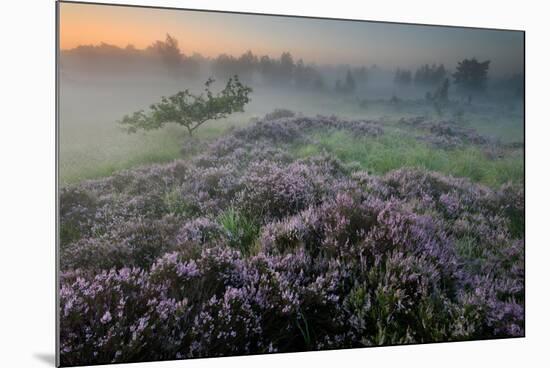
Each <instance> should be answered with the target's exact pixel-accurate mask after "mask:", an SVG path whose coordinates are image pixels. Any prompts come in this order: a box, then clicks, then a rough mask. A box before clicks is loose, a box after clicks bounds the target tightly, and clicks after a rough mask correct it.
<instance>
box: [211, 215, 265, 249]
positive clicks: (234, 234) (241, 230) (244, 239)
mask: <svg viewBox="0 0 550 368" xmlns="http://www.w3.org/2000/svg"><path fill="white" fill-rule="evenodd" d="M218 221H219V223H220V224H221V225H222V227H223V228H224V229H225V230H226V231H227V233H228V237H229V245H230V246H231V247H232V248H235V249H238V250H240V251H241V253H242V254H245V255H249V254H251V253H252V252H253V246H254V244H255V242H256V240H257V238H258V235H259V231H260V227H259V226H258V224H256V223H255V222H254V221H252V220H250V219H249V218H247V217H246V216H244V215H242V214H241V213H239V212H238V211H236V210H235V209H233V208H229V209H227V210H226V211H224V212H223V213H222V214H220V216H219V217H218Z"/></svg>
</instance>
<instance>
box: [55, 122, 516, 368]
mask: <svg viewBox="0 0 550 368" xmlns="http://www.w3.org/2000/svg"><path fill="white" fill-rule="evenodd" d="M419 124H420V123H419ZM314 129H351V130H352V131H354V132H355V133H356V134H371V135H377V134H381V133H382V131H381V130H380V128H379V127H378V126H377V125H376V124H374V123H371V122H364V121H356V122H345V121H343V120H338V119H332V118H325V117H317V118H306V117H291V116H289V117H280V118H274V119H272V120H269V121H268V120H266V119H264V120H262V121H259V122H257V123H255V124H252V125H251V126H250V127H247V128H243V129H239V130H234V131H232V132H231V133H229V134H227V135H226V136H224V137H222V138H220V139H218V140H217V141H215V142H213V143H211V144H210V145H208V146H207V147H206V148H205V149H204V150H203V151H202V153H201V154H200V155H196V156H194V157H193V158H192V159H189V160H186V161H182V160H180V161H176V162H173V163H170V164H164V165H152V166H149V167H144V168H139V169H135V170H128V171H123V172H119V173H117V174H115V175H114V176H111V177H109V178H105V179H101V180H95V181H88V182H84V183H81V184H79V185H76V186H73V187H69V188H65V189H63V190H62V192H61V249H60V250H61V267H62V274H61V285H60V301H61V309H60V314H61V319H60V320H61V362H62V364H63V365H74V364H79V365H80V364H99V363H110V362H134V361H147V360H159V359H180V358H190V357H206V356H222V355H223V356H225V355H236V354H251V353H267V352H289V351H304V350H319V349H329V348H346V347H360V346H373V345H385V344H401V343H418V342H435V341H456V340H467V339H475V338H491V337H510V336H522V335H523V334H524V319H523V316H524V305H523V303H524V288H523V284H524V268H523V265H524V244H523V233H524V192H523V188H522V187H519V186H516V185H511V184H508V185H504V186H503V187H501V188H500V189H499V190H492V189H490V188H487V187H484V186H481V185H478V184H475V183H472V182H470V181H469V180H466V179H460V178H453V177H448V176H444V175H441V174H438V173H433V172H427V171H423V170H417V169H401V170H397V171H393V172H390V173H388V174H386V175H383V176H372V175H369V174H368V173H366V172H354V173H353V174H350V172H349V171H348V170H347V169H346V168H345V166H344V165H342V164H341V163H340V162H339V161H337V160H334V159H333V158H331V157H328V156H320V157H314V158H310V159H305V160H296V159H293V158H292V156H290V155H289V154H288V153H286V152H285V148H288V146H289V145H290V144H292V142H294V139H305V138H304V137H305V136H303V132H304V131H308V130H312V131H313V130H314ZM299 132H300V133H299ZM295 133H296V134H295ZM224 214H225V215H224ZM239 226H242V228H238V227H239ZM245 226H246V227H245ZM236 235H238V236H237V237H236ZM236 239H237V240H236ZM238 239H246V242H247V248H246V249H244V248H243V247H241V246H239V244H236V241H238Z"/></svg>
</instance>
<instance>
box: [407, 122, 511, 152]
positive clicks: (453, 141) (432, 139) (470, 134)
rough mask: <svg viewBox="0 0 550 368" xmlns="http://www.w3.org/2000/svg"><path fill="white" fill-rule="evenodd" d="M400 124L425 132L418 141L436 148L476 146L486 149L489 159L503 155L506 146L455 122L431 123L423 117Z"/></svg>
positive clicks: (418, 137) (419, 136)
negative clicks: (502, 151) (502, 150)
mask: <svg viewBox="0 0 550 368" xmlns="http://www.w3.org/2000/svg"><path fill="white" fill-rule="evenodd" d="M399 123H400V124H403V125H409V126H412V127H414V128H417V129H420V130H422V131H424V133H427V134H422V135H418V136H417V139H419V140H422V141H425V142H427V143H429V144H431V145H432V146H434V147H436V148H443V149H456V148H462V147H464V146H465V145H467V144H474V145H478V146H481V147H483V148H484V151H485V153H486V155H487V157H489V158H497V157H498V156H499V155H500V154H501V149H500V148H501V146H502V148H504V147H505V145H504V144H502V143H500V142H497V141H495V140H493V139H491V138H489V137H485V136H482V135H479V134H477V133H476V132H475V130H474V129H468V128H464V127H462V126H460V125H458V124H457V123H456V122H454V121H439V122H433V121H429V120H428V119H427V118H425V117H423V116H417V117H413V118H401V119H400V120H399Z"/></svg>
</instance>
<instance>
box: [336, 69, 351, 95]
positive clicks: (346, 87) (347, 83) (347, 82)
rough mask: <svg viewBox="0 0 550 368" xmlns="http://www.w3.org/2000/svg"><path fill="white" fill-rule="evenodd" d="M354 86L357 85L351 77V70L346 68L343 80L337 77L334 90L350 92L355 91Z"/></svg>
mask: <svg viewBox="0 0 550 368" xmlns="http://www.w3.org/2000/svg"><path fill="white" fill-rule="evenodd" d="M356 87H357V85H356V83H355V79H354V78H353V75H352V74H351V71H350V70H349V69H348V71H347V72H346V78H345V79H344V82H342V81H340V80H339V79H338V80H337V81H336V83H335V85H334V90H335V91H336V92H338V93H352V92H354V91H355V89H356Z"/></svg>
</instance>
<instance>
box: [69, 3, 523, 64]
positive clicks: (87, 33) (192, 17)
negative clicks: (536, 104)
mask: <svg viewBox="0 0 550 368" xmlns="http://www.w3.org/2000/svg"><path fill="white" fill-rule="evenodd" d="M167 33H170V34H171V35H172V36H174V37H175V38H176V39H177V40H178V41H179V46H180V49H181V50H182V52H183V53H184V54H186V55H190V54H193V53H194V52H198V53H201V54H203V55H204V56H208V57H216V56H218V55H219V54H221V53H227V54H231V55H235V56H236V55H240V54H242V53H244V52H246V51H247V50H252V51H253V52H254V53H255V54H257V55H266V54H267V55H270V56H276V57H278V56H280V55H281V53H282V52H285V51H289V52H291V53H292V55H294V56H295V57H296V58H303V59H304V60H305V61H306V62H315V63H320V64H323V63H327V64H339V63H342V64H352V65H370V64H378V65H384V66H386V67H388V68H392V67H397V66H401V67H414V66H417V65H419V64H424V63H430V64H431V63H443V64H446V65H447V66H452V65H456V62H457V61H458V60H462V59H464V58H470V57H476V58H478V59H481V60H487V59H489V60H491V71H495V70H496V71H499V72H506V73H510V72H521V71H522V70H523V34H522V33H521V32H514V31H495V30H483V29H467V28H459V27H433V26H419V25H411V24H397V23H396V24H392V23H379V22H357V21H342V20H326V19H312V18H310V19H305V18H296V17H280V16H279V17H278V16H261V15H251V14H228V13H216V12H204V11H185V10H174V9H155V8H139V7H128V6H107V5H95V4H84V3H63V2H61V3H60V33H59V37H60V46H61V49H70V48H74V47H76V46H78V45H89V44H95V45H97V44H99V43H101V42H106V43H109V44H114V45H117V46H120V47H125V46H126V45H128V44H133V45H134V46H135V47H136V48H139V49H142V48H145V47H147V46H149V45H150V44H152V43H153V42H154V41H156V40H164V39H165V37H166V34H167Z"/></svg>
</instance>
